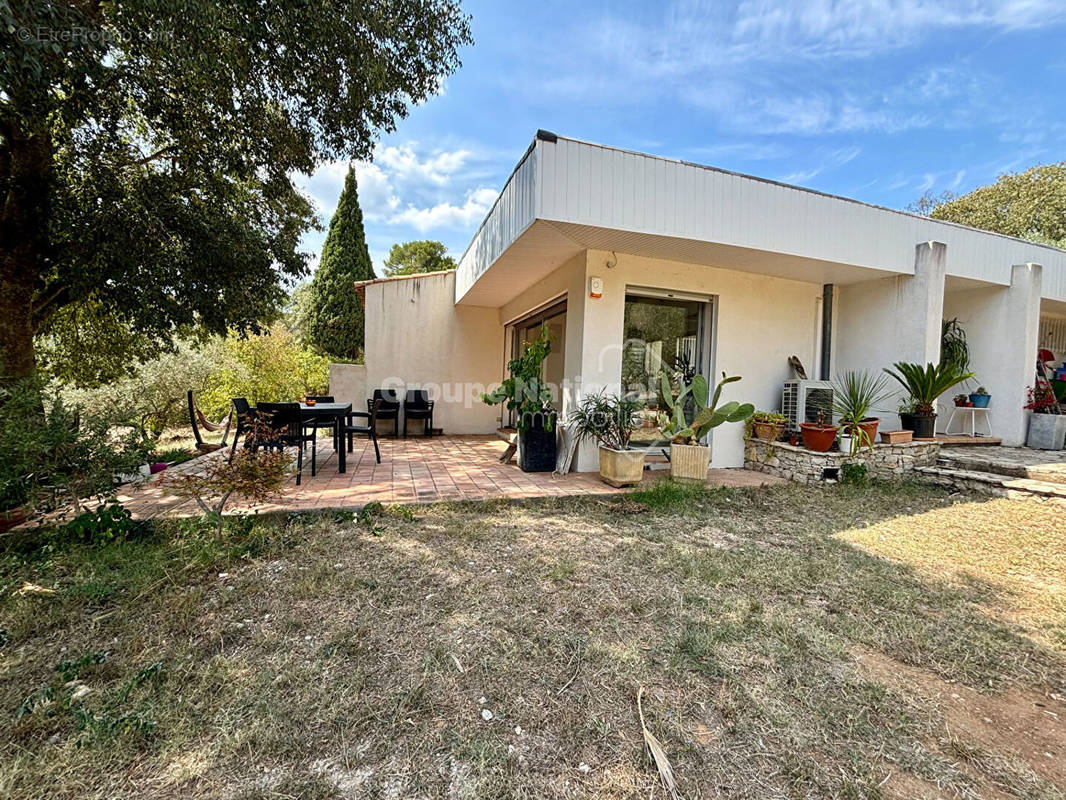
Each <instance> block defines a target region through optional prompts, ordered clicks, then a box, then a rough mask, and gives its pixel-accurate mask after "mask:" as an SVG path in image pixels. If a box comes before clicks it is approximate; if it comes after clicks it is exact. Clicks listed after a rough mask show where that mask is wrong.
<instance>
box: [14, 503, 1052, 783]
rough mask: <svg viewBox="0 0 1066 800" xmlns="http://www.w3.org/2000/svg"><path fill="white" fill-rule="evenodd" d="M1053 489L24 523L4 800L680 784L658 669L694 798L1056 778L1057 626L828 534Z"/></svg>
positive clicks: (995, 521)
mask: <svg viewBox="0 0 1066 800" xmlns="http://www.w3.org/2000/svg"><path fill="white" fill-rule="evenodd" d="M638 501H642V502H643V505H642V502H638ZM1032 508H1033V507H1031V506H1025V505H1022V504H1020V503H1016V502H1005V501H995V502H991V503H986V502H981V501H980V500H975V499H972V498H965V497H961V498H960V497H955V498H950V497H948V496H947V495H945V494H943V493H941V492H939V491H936V490H933V489H926V488H918V487H887V488H881V487H876V486H875V487H872V488H870V489H866V490H861V489H857V488H851V487H832V488H828V489H825V490H820V489H807V488H804V487H796V486H781V487H774V488H772V489H763V490H744V491H739V490H734V491H729V490H718V491H705V490H694V489H684V488H680V487H677V486H675V485H672V484H669V483H664V484H661V485H658V486H656V487H655V488H654V489H652V490H651V491H649V492H647V493H644V494H643V495H629V496H628V498H627V499H625V500H620V499H618V498H605V499H575V500H559V501H538V502H528V503H510V504H505V503H484V504H452V505H439V506H427V507H418V508H416V509H414V510H412V511H408V510H405V509H389V510H385V511H384V512H382V513H379V514H377V515H372V516H371V515H368V516H365V517H363V518H353V517H352V516H351V515H348V514H345V515H324V516H321V515H320V516H315V517H310V516H305V517H294V518H287V519H276V520H266V519H264V520H258V521H248V522H241V521H233V522H232V523H231V524H230V525H229V526H228V527H227V530H226V534H225V536H224V537H223V538H221V539H219V538H216V537H214V536H212V535H210V534H209V533H207V532H205V531H204V530H202V529H201V528H199V527H198V526H197V525H196V524H194V523H185V524H180V525H179V524H177V523H167V524H165V527H147V526H146V527H144V528H142V529H139V530H140V532H139V533H138V534H133V535H131V536H130V537H129V538H128V539H127V540H125V541H118V542H112V543H110V544H105V545H100V546H97V547H86V546H83V545H72V544H68V543H65V542H63V541H61V540H59V539H53V540H52V541H51V542H50V543H49V544H48V546H47V547H46V548H38V549H37V550H36V551H33V552H32V553H31V552H29V551H26V552H20V549H19V543H18V542H17V541H12V542H10V543H9V550H8V553H7V554H6V555H5V556H4V561H3V563H2V565H0V588H2V590H3V598H2V599H0V627H3V628H4V634H3V639H2V640H0V641H4V643H3V645H2V661H0V676H2V680H0V714H2V717H0V719H2V721H0V730H2V733H0V738H2V741H0V796H3V797H12V798H117V797H152V798H170V797H175V798H177V797H180V798H199V797H226V798H336V797H350V798H356V797H359V798H362V797H367V798H370V797H397V798H399V797H404V798H407V797H420V798H428V797H458V798H462V797H470V798H474V797H479V798H480V797H508V798H545V797H606V798H622V797H648V796H652V797H662V796H663V791H662V789H661V788H660V784H659V777H658V775H657V773H656V771H655V767H654V766H653V765H652V764H651V763H650V762H649V760H648V758H647V757H646V755H645V751H644V747H643V741H642V731H641V727H640V722H639V718H638V715H637V707H636V698H637V693H638V690H639V689H640V687H641V686H644V687H646V691H645V694H644V698H643V705H644V715H645V719H646V722H647V725H648V727H649V729H650V730H651V731H652V732H653V733H654V735H655V736H656V737H657V738H658V739H659V741H661V742H662V745H663V747H664V749H665V752H666V754H667V755H668V757H669V759H670V762H671V764H672V766H673V770H674V774H675V775H676V778H677V782H678V788H679V790H680V792H681V794H682V795H683V796H684V797H686V798H697V797H744V798H760V799H761V798H774V797H873V798H878V797H905V798H919V797H963V798H976V797H993V798H1003V797H1024V798H1062V797H1063V796H1064V795H1063V786H1064V785H1066V766H1064V765H1066V734H1064V732H1063V725H1064V723H1066V654H1064V653H1063V652H1062V651H1061V650H1056V649H1054V648H1053V647H1050V646H1048V645H1047V644H1043V643H1040V642H1037V641H1034V640H1032V639H1030V638H1027V637H1025V636H1023V635H1022V634H1021V633H1020V632H1019V630H1018V629H1016V628H1014V627H1012V626H1016V625H1025V626H1027V627H1032V628H1034V629H1036V628H1040V626H1042V625H1043V624H1044V623H1045V622H1047V623H1048V624H1050V625H1054V624H1057V623H1055V622H1054V621H1053V620H1041V619H1040V617H1041V615H1042V613H1044V612H1042V611H1041V608H1040V607H1038V606H1037V605H1035V604H1027V605H1026V614H1027V616H1025V617H1024V619H1023V618H1021V617H1018V618H1017V619H1015V618H1014V617H1011V616H1010V615H1009V614H1005V613H1003V614H1001V613H1000V610H1001V606H1000V603H1001V601H1003V600H1002V599H1003V598H1004V597H1005V596H1006V593H1005V592H1003V591H1001V590H1000V589H998V588H994V586H995V585H997V584H995V581H991V580H986V579H978V577H976V576H971V577H970V578H968V579H966V580H959V579H958V577H957V576H956V575H955V572H954V566H955V564H956V563H958V564H966V565H968V566H967V567H966V569H970V570H972V569H986V570H989V572H988V573H987V574H991V573H992V572H997V573H998V572H1003V570H998V568H995V567H991V566H985V567H981V566H980V565H981V564H984V563H985V559H983V558H982V557H981V555H980V553H978V552H974V551H973V548H966V547H965V546H964V545H963V544H961V543H958V542H951V543H950V546H951V547H953V548H958V549H959V554H960V556H965V558H961V557H960V558H959V560H958V562H956V561H954V560H953V561H951V562H950V566H951V568H950V569H949V568H948V565H945V564H940V565H939V566H935V565H929V566H926V565H922V567H921V569H916V568H913V567H911V566H909V565H907V564H904V563H900V562H899V561H897V560H894V559H896V558H899V557H900V556H901V554H900V553H898V552H894V551H893V552H888V551H886V554H888V555H892V556H893V560H889V559H886V558H882V557H879V556H876V555H871V554H869V553H867V552H864V551H863V550H862V549H859V548H858V547H855V546H853V545H851V544H848V543H846V542H844V541H841V539H840V538H838V537H837V534H839V535H840V537H843V538H855V539H859V538H861V539H863V546H874V545H870V544H869V542H884V541H887V539H885V538H883V537H882V534H885V536H887V535H888V533H889V529H887V528H880V527H878V526H884V525H889V524H891V525H894V526H895V525H903V524H905V522H906V521H908V520H915V521H916V522H913V523H911V525H912V527H910V528H906V530H907V531H910V532H909V533H906V534H905V535H906V537H907V538H908V539H913V540H914V542H916V543H917V542H920V541H921V536H920V534H919V528H920V526H922V525H923V523H922V522H921V520H927V519H931V518H935V519H937V520H939V524H938V525H937V526H929V527H926V528H925V530H926V536H928V537H930V538H932V537H936V536H938V535H941V534H940V530H941V529H943V528H945V527H949V529H951V530H955V529H956V528H962V527H966V528H968V529H972V535H973V537H974V540H975V541H980V540H981V536H982V533H981V532H982V531H984V532H985V536H989V535H992V534H994V533H995V531H997V530H1006V531H1008V532H1012V533H1011V535H1010V536H1008V537H1003V540H1004V542H1005V543H1006V542H1008V541H1009V542H1011V543H1012V544H1010V546H1011V547H1020V548H1023V549H1024V548H1027V547H1029V546H1030V545H1029V543H1028V542H1029V539H1028V538H1027V537H1018V536H1015V535H1014V534H1013V531H1014V529H1015V526H1017V525H1019V524H1023V523H1024V524H1027V525H1032V524H1033V523H1032V521H1033V520H1034V519H1035V518H1034V517H1033V516H1032V515H1033V514H1035V513H1037V512H1034V511H1032ZM931 515H932V516H931ZM1039 519H1044V518H1043V517H1040V518H1039ZM1060 529H1061V526H1060ZM893 530H895V528H894V529H893ZM899 530H901V531H902V530H904V529H903V528H899ZM1006 546H1007V545H1006V544H1005V547H1006ZM908 547H909V550H908V552H909V553H910V554H911V555H909V556H907V558H910V557H914V558H916V559H917V560H921V559H922V558H923V556H919V555H916V554H917V553H918V551H917V549H915V548H917V544H915V545H909V546H908ZM930 547H931V546H930ZM932 551H933V552H939V551H937V550H936V549H935V548H932ZM1000 557H1002V558H1003V559H1004V561H1005V562H1007V561H1009V560H1010V558H1011V557H1010V556H1009V554H1006V553H1002V554H1001V555H1000ZM1059 563H1060V564H1061V562H1059ZM974 565H978V566H977V567H975V566H974ZM1006 571H1007V572H1012V573H1013V572H1014V570H1006ZM982 574H985V573H982ZM1058 576H1059V580H1060V582H1059V583H1058V584H1054V585H1051V584H1049V587H1050V588H1049V592H1052V593H1054V592H1059V593H1060V596H1059V599H1060V600H1061V591H1062V584H1061V572H1059V573H1058ZM1041 580H1043V579H1041ZM27 582H29V583H32V584H35V585H36V586H37V587H39V588H37V589H33V588H26V587H25V584H26V583H27ZM1056 587H1057V588H1056ZM20 588H22V589H24V591H22V592H21V593H20V592H19V590H20ZM48 590H55V594H48V593H47V591H48ZM1003 602H1007V601H1003ZM1043 608H1044V609H1045V610H1046V609H1050V608H1051V605H1050V604H1045V606H1044V607H1043ZM1041 629H1042V628H1041ZM1049 641H1050V637H1049Z"/></svg>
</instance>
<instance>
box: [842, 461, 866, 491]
mask: <svg viewBox="0 0 1066 800" xmlns="http://www.w3.org/2000/svg"><path fill="white" fill-rule="evenodd" d="M840 482H841V483H844V484H848V485H849V486H866V485H867V484H868V483H869V482H870V473H869V470H868V469H867V468H866V465H865V464H862V463H858V462H856V463H849V464H844V465H843V466H842V467H841V468H840Z"/></svg>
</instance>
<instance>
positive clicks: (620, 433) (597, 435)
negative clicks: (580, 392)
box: [569, 392, 644, 450]
mask: <svg viewBox="0 0 1066 800" xmlns="http://www.w3.org/2000/svg"><path fill="white" fill-rule="evenodd" d="M643 408H644V404H643V403H642V402H641V401H640V400H636V399H634V398H631V397H620V396H618V395H609V394H607V393H606V392H600V393H597V394H587V395H585V396H584V397H583V398H581V404H580V405H579V406H578V407H577V408H575V409H574V410H573V411H571V412H570V417H569V422H570V424H571V425H572V426H573V427H574V431H575V433H576V434H577V436H578V438H579V439H595V440H596V441H597V442H599V443H600V444H602V445H603V446H604V447H609V448H611V449H612V450H627V449H629V439H630V437H631V436H632V435H633V431H635V430H636V429H637V428H639V427H640V422H641V416H640V412H641V409H643Z"/></svg>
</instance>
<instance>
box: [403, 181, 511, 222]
mask: <svg viewBox="0 0 1066 800" xmlns="http://www.w3.org/2000/svg"><path fill="white" fill-rule="evenodd" d="M496 194H497V193H496V190H495V189H488V188H480V189H474V190H473V191H471V192H468V193H467V195H466V200H465V201H464V202H463V204H462V205H461V206H457V205H454V204H452V203H449V202H444V203H438V204H437V205H434V206H431V207H429V208H416V207H415V206H408V207H407V208H405V209H403V210H402V211H399V212H397V213H396V214H394V215H392V217H390V219H389V222H390V223H391V224H394V225H410V226H411V227H413V228H415V229H416V230H418V231H419V232H421V233H425V232H427V231H431V230H436V229H447V228H463V227H469V226H473V225H476V224H477V223H479V222H480V221H481V219H482V218H483V217H484V216H485V215H486V214H487V213H488V212H489V209H490V208H492V204H493V203H494V202H495V201H496Z"/></svg>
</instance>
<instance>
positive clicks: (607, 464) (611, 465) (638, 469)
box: [600, 444, 644, 488]
mask: <svg viewBox="0 0 1066 800" xmlns="http://www.w3.org/2000/svg"><path fill="white" fill-rule="evenodd" d="M600 477H601V478H603V480H604V483H609V484H610V485H611V486H614V487H616V488H617V487H620V486H632V485H633V484H636V483H640V479H641V478H643V477H644V451H643V450H612V449H611V448H609V447H604V446H603V445H602V444H601V445H600Z"/></svg>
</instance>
